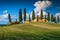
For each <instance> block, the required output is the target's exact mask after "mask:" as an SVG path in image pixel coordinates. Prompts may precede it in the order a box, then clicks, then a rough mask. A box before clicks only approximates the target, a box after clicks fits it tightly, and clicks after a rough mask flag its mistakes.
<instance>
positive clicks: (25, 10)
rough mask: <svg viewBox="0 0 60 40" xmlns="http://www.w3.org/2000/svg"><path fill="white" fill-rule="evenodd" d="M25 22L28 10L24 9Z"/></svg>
mask: <svg viewBox="0 0 60 40" xmlns="http://www.w3.org/2000/svg"><path fill="white" fill-rule="evenodd" d="M24 21H26V8H25V9H24Z"/></svg>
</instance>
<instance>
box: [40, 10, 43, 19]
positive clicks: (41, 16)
mask: <svg viewBox="0 0 60 40" xmlns="http://www.w3.org/2000/svg"><path fill="white" fill-rule="evenodd" d="M40 18H41V20H42V19H43V10H41V14H40Z"/></svg>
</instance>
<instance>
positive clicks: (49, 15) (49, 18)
mask: <svg viewBox="0 0 60 40" xmlns="http://www.w3.org/2000/svg"><path fill="white" fill-rule="evenodd" d="M47 19H48V21H50V13H48V17H47Z"/></svg>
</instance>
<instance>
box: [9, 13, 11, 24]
mask: <svg viewBox="0 0 60 40" xmlns="http://www.w3.org/2000/svg"><path fill="white" fill-rule="evenodd" d="M8 19H9V23H11V16H10V14H8Z"/></svg>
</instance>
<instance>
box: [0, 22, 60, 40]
mask: <svg viewBox="0 0 60 40" xmlns="http://www.w3.org/2000/svg"><path fill="white" fill-rule="evenodd" d="M31 24H37V25H46V26H48V25H50V26H57V27H59V26H60V25H58V24H50V23H38V22H36V23H30V24H16V25H11V26H4V27H0V40H60V29H47V28H41V27H37V26H33V25H31ZM46 26H44V27H46Z"/></svg>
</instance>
